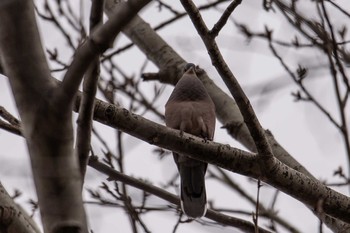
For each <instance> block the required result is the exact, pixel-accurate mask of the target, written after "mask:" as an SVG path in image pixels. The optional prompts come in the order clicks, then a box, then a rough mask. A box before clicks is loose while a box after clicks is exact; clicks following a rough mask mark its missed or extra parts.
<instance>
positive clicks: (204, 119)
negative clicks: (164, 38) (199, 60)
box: [165, 63, 215, 219]
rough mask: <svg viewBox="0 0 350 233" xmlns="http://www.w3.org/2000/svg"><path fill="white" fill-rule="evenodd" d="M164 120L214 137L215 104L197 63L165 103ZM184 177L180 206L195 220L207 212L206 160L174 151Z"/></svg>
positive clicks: (199, 133) (211, 138) (183, 128)
mask: <svg viewBox="0 0 350 233" xmlns="http://www.w3.org/2000/svg"><path fill="white" fill-rule="evenodd" d="M165 123H166V125H167V126H168V127H170V128H173V129H179V130H180V131H181V132H186V133H190V134H193V135H196V136H199V137H202V138H204V139H206V140H213V136H214V130H215V106H214V103H213V101H212V100H211V98H210V96H209V94H208V92H207V91H206V89H205V87H204V85H203V84H202V82H201V81H200V80H199V79H198V77H197V75H196V71H195V66H194V64H192V63H189V64H187V65H186V66H185V73H184V74H183V76H182V77H181V79H180V80H179V81H178V83H177V84H176V86H175V88H174V90H173V92H172V93H171V96H170V98H169V100H168V102H167V103H166V105H165ZM173 156H174V160H175V163H176V165H177V168H178V170H179V173H180V179H181V208H182V210H183V212H184V213H185V214H186V215H187V216H188V217H189V218H192V219H195V218H199V217H202V216H204V215H205V213H206V210H207V208H206V204H207V197H206V192H205V181H204V176H205V172H206V170H207V165H208V164H207V163H204V162H201V161H198V160H194V159H191V158H189V157H187V156H185V155H181V154H178V153H175V152H174V153H173Z"/></svg>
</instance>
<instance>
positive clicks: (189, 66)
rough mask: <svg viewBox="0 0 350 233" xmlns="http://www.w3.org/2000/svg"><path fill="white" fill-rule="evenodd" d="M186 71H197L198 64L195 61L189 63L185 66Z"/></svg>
mask: <svg viewBox="0 0 350 233" xmlns="http://www.w3.org/2000/svg"><path fill="white" fill-rule="evenodd" d="M184 73H196V66H195V64H193V63H187V64H186V65H185V67H184Z"/></svg>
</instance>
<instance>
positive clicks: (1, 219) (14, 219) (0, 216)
mask: <svg viewBox="0 0 350 233" xmlns="http://www.w3.org/2000/svg"><path fill="white" fill-rule="evenodd" d="M0 232H16V233H40V230H39V229H38V227H37V226H36V224H35V222H34V221H33V219H32V218H30V217H29V216H28V214H27V213H25V212H24V210H22V209H21V208H20V207H19V206H18V205H16V203H14V201H13V199H12V198H11V197H10V196H9V194H8V193H7V191H6V190H5V188H4V187H3V186H2V184H1V182H0Z"/></svg>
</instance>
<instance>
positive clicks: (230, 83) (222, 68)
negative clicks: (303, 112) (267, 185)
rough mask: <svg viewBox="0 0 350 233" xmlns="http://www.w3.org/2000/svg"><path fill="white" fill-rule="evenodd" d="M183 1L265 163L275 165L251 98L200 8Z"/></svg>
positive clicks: (189, 0)
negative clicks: (220, 47)
mask: <svg viewBox="0 0 350 233" xmlns="http://www.w3.org/2000/svg"><path fill="white" fill-rule="evenodd" d="M181 3H182V5H183V6H184V8H185V10H186V11H187V13H188V15H189V17H190V18H191V20H192V23H193V25H194V26H195V28H196V30H197V32H198V34H199V35H200V37H201V38H202V41H203V42H204V44H205V47H206V48H207V51H208V54H209V56H210V59H211V62H212V64H213V65H214V67H215V68H216V70H217V71H218V73H219V74H220V76H221V77H222V79H223V80H224V82H225V84H226V86H227V87H228V89H229V90H230V92H231V95H232V96H233V97H234V98H235V100H236V103H237V105H238V107H239V110H240V111H241V113H242V115H243V118H244V122H245V123H246V124H247V127H248V129H249V132H250V135H251V136H252V138H253V139H254V142H255V145H256V148H257V150H258V153H259V155H260V156H261V157H262V158H263V160H262V161H263V162H264V163H263V165H264V166H265V165H267V166H269V167H273V166H274V159H273V151H272V149H271V147H270V144H269V142H268V140H267V138H266V136H265V131H264V130H263V128H262V127H261V125H260V122H259V120H258V118H257V117H256V115H255V113H254V110H253V108H252V106H251V104H250V102H249V99H248V98H247V96H246V95H245V93H244V92H243V89H242V88H241V86H240V85H239V83H238V81H237V79H236V78H235V76H234V75H233V73H232V71H231V70H230V68H229V67H228V65H227V64H226V62H225V60H224V59H223V57H222V54H221V52H220V50H219V47H218V46H217V44H216V42H215V37H213V35H212V34H211V33H210V31H209V30H208V28H207V26H206V25H205V23H204V21H203V19H202V16H201V15H200V12H199V10H198V8H197V7H196V6H195V5H194V3H193V2H192V1H191V0H181Z"/></svg>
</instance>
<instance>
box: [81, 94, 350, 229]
mask: <svg viewBox="0 0 350 233" xmlns="http://www.w3.org/2000/svg"><path fill="white" fill-rule="evenodd" d="M77 101H78V100H77ZM77 104H78V103H77ZM94 119H96V120H97V121H100V122H101V123H103V124H106V125H109V126H111V127H114V128H118V129H119V130H121V131H124V132H126V133H128V134H130V135H132V136H135V137H137V138H139V139H141V140H143V141H146V142H148V143H150V144H152V145H157V146H159V147H162V148H165V149H168V150H171V151H174V152H177V153H181V154H185V155H188V156H189V157H192V158H194V159H197V160H201V161H204V162H208V163H211V164H215V165H217V166H219V167H222V168H224V169H226V170H229V171H232V172H235V173H239V174H242V175H246V176H250V177H253V178H261V180H263V181H264V182H266V183H268V184H270V185H272V186H274V187H275V188H277V189H279V190H281V191H283V192H285V193H287V194H289V195H291V196H293V197H294V198H296V199H298V200H299V201H301V202H303V203H304V204H306V205H308V206H311V207H314V208H315V207H316V206H318V205H319V203H320V201H322V202H323V210H324V212H325V213H326V214H329V215H330V216H333V217H335V218H339V219H341V220H343V221H345V222H348V223H349V222H350V215H349V208H350V198H349V197H346V196H345V195H342V194H340V193H338V192H336V191H334V190H332V189H330V188H328V187H326V186H325V185H323V184H322V183H321V182H319V181H317V180H315V179H312V178H310V177H308V176H305V175H304V174H302V173H300V172H297V171H295V170H293V169H291V168H290V167H288V166H286V165H285V164H283V163H281V162H280V161H278V160H277V161H276V166H274V167H273V168H272V169H271V172H270V173H266V172H263V171H261V170H260V167H259V163H260V161H259V160H260V159H261V157H260V156H256V155H255V154H251V153H248V152H245V151H242V150H239V149H235V148H232V147H230V146H229V145H222V144H219V143H215V142H211V141H205V140H203V139H201V138H198V137H195V136H193V135H190V134H186V133H184V134H183V135H181V134H180V132H179V131H178V130H173V129H169V128H167V127H165V126H163V125H159V124H156V123H154V122H151V121H149V120H147V119H145V118H143V117H141V116H139V115H136V114H133V113H130V112H129V111H128V110H126V109H123V108H120V107H117V106H115V105H111V104H108V103H105V102H103V101H96V103H95V112H94Z"/></svg>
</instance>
